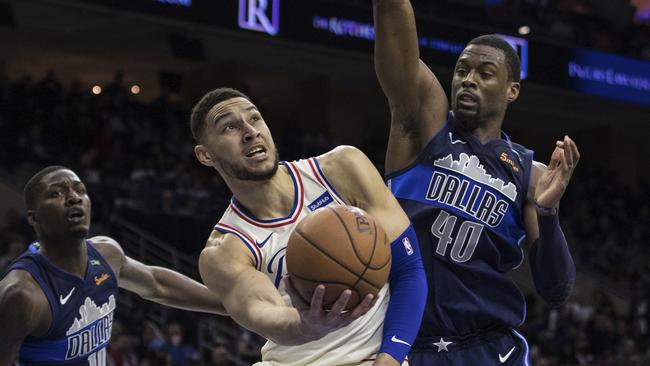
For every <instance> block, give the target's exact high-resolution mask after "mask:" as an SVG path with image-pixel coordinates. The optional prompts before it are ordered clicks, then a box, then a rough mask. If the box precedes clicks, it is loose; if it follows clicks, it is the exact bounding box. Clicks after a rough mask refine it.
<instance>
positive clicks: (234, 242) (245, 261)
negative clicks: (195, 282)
mask: <svg viewBox="0 0 650 366" xmlns="http://www.w3.org/2000/svg"><path fill="white" fill-rule="evenodd" d="M249 266H250V267H254V266H255V259H254V258H253V256H252V254H251V253H250V251H248V250H247V249H246V247H245V245H244V243H242V242H241V239H239V238H238V237H237V236H235V235H233V234H225V233H221V232H219V231H216V230H215V231H213V232H212V234H211V235H210V237H209V238H208V241H207V242H206V245H205V248H204V249H203V250H202V251H201V255H200V256H199V273H200V274H201V278H202V279H203V282H204V283H205V284H206V285H207V286H208V287H210V288H217V289H219V290H220V289H221V286H229V285H228V283H226V282H227V281H226V282H224V281H223V280H231V279H232V276H231V274H234V273H236V272H238V270H239V269H241V268H243V267H249Z"/></svg>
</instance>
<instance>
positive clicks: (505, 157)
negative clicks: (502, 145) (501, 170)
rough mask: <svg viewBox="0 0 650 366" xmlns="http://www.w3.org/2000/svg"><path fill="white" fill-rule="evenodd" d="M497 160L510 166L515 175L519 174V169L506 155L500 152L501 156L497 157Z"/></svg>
mask: <svg viewBox="0 0 650 366" xmlns="http://www.w3.org/2000/svg"><path fill="white" fill-rule="evenodd" d="M499 160H501V161H503V162H504V163H506V164H510V165H511V166H512V170H513V171H514V172H515V173H519V167H518V166H517V164H515V162H514V160H512V159H510V157H509V156H508V154H507V153H505V152H502V153H501V155H499Z"/></svg>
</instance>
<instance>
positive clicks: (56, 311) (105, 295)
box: [5, 242, 117, 366]
mask: <svg viewBox="0 0 650 366" xmlns="http://www.w3.org/2000/svg"><path fill="white" fill-rule="evenodd" d="M86 248H87V253H88V264H87V268H86V275H85V276H84V278H80V277H78V276H76V275H73V274H71V273H68V272H65V271H63V270H62V269H60V268H59V267H57V266H55V265H54V264H53V263H52V262H50V261H49V260H48V259H47V258H46V257H44V256H43V255H42V254H41V253H40V245H39V244H38V243H35V244H32V245H30V246H29V248H28V249H27V251H26V252H25V253H24V254H22V255H21V256H20V257H18V258H17V259H16V260H15V261H14V262H13V263H12V264H11V265H10V266H9V268H8V269H7V271H6V272H5V275H6V274H7V273H8V272H9V271H12V270H16V269H21V270H24V271H27V272H29V273H30V274H31V276H32V277H33V278H34V280H35V281H36V282H37V283H38V284H39V286H40V287H41V289H42V290H43V293H44V294H45V297H46V298H47V301H48V302H49V305H50V310H51V312H52V323H51V325H50V328H49V330H48V331H47V333H46V334H45V335H43V336H42V337H38V338H36V337H28V338H27V339H25V340H24V341H23V344H22V346H21V348H20V356H19V365H21V366H22V365H26V366H27V365H57V366H58V365H66V366H68V365H75V366H76V365H79V366H81V365H83V366H105V365H106V346H107V345H108V342H109V341H110V338H111V328H112V325H113V312H114V310H115V301H116V295H117V279H116V278H115V274H114V273H113V270H112V269H111V267H110V266H109V265H108V263H107V262H106V261H105V260H104V258H103V257H102V255H101V254H100V253H99V252H98V251H97V250H96V249H95V248H94V247H93V245H92V244H91V243H90V242H86Z"/></svg>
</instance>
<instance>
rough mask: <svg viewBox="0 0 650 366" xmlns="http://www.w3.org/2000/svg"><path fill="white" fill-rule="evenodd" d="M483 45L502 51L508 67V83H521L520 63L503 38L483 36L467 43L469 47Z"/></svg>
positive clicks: (517, 56)
mask: <svg viewBox="0 0 650 366" xmlns="http://www.w3.org/2000/svg"><path fill="white" fill-rule="evenodd" d="M472 44H475V45H483V46H489V47H494V48H496V49H499V50H501V51H503V53H504V54H505V55H506V66H507V67H508V81H516V82H519V81H521V61H519V55H517V52H516V51H515V49H514V48H512V46H511V45H510V43H508V42H507V41H506V40H504V39H503V38H501V37H499V36H498V35H496V34H485V35H482V36H479V37H476V38H474V39H472V40H471V41H469V43H468V44H467V45H468V46H469V45H472Z"/></svg>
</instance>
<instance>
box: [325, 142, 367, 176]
mask: <svg viewBox="0 0 650 366" xmlns="http://www.w3.org/2000/svg"><path fill="white" fill-rule="evenodd" d="M316 160H318V164H319V165H320V166H321V169H322V170H323V173H325V175H326V176H327V178H328V179H330V180H338V179H340V180H343V181H344V180H350V179H354V178H357V177H360V176H363V175H364V174H365V173H367V171H368V170H375V167H374V165H373V164H372V162H371V161H370V159H368V157H367V156H366V154H364V153H363V151H361V150H359V149H357V148H356V147H354V146H349V145H341V146H337V147H336V148H334V149H333V150H331V151H329V152H327V153H325V154H323V155H321V156H318V157H317V158H316Z"/></svg>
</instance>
